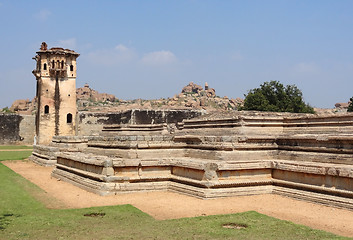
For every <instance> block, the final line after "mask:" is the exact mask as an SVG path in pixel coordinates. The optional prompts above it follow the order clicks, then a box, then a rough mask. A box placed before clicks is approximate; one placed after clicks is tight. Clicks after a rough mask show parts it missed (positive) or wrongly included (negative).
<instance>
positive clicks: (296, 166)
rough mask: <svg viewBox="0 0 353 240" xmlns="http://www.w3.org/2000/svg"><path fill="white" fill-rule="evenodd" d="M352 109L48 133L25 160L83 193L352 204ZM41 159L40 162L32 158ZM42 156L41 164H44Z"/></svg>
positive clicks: (341, 205) (346, 206)
mask: <svg viewBox="0 0 353 240" xmlns="http://www.w3.org/2000/svg"><path fill="white" fill-rule="evenodd" d="M352 124H353V115H350V114H345V115H341V116H330V117H327V118H323V117H318V116H308V115H295V116H291V115H283V116H281V115H270V114H269V115H264V114H263V115H246V114H244V115H238V116H233V117H227V118H218V119H217V118H213V119H208V118H204V119H194V120H192V119H191V120H184V121H183V122H181V123H176V124H158V125H153V124H151V125H148V124H144V125H141V126H138V125H120V126H117V125H113V126H105V127H104V128H103V131H102V133H101V135H100V136H75V137H65V136H57V137H54V139H53V142H52V143H51V144H50V146H36V147H35V149H34V153H33V155H32V159H33V161H35V162H37V163H41V164H42V165H51V164H53V163H54V162H55V163H56V165H55V169H54V171H53V173H52V175H53V176H54V177H56V178H58V179H61V180H64V181H68V182H70V183H72V184H74V185H77V186H79V187H81V188H84V189H86V190H88V191H91V192H94V193H97V194H100V195H111V194H116V193H120V192H134V191H159V190H170V191H175V192H179V193H183V194H188V195H191V196H195V197H199V198H217V197H228V196H235V195H252V194H263V193H276V194H280V195H285V196H289V197H293V198H298V199H303V200H307V201H313V202H317V203H322V204H325V205H331V206H336V207H343V208H348V209H353V134H352V131H351V130H353V128H352V126H353V125H352ZM38 159H41V160H38ZM45 162H46V163H45Z"/></svg>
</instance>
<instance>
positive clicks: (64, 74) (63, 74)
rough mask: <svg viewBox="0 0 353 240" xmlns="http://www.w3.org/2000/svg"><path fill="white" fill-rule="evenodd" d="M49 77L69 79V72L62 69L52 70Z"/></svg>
mask: <svg viewBox="0 0 353 240" xmlns="http://www.w3.org/2000/svg"><path fill="white" fill-rule="evenodd" d="M49 75H50V77H59V78H63V77H67V70H66V69H62V68H50V69H49Z"/></svg>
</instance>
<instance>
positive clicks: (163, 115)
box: [78, 109, 202, 136]
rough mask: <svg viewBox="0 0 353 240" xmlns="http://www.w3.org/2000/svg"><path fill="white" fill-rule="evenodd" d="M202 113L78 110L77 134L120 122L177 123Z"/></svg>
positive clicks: (92, 133)
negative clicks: (95, 111)
mask: <svg viewBox="0 0 353 240" xmlns="http://www.w3.org/2000/svg"><path fill="white" fill-rule="evenodd" d="M201 114H202V112H201V111H193V110H137V109H133V110H128V111H125V112H119V113H89V112H87V113H86V112H80V113H79V119H78V135H79V136H87V135H99V134H100V133H101V132H102V130H103V127H104V126H107V125H119V124H120V125H121V124H131V125H136V124H161V123H177V122H182V121H183V120H184V119H191V118H194V117H197V116H200V115H201Z"/></svg>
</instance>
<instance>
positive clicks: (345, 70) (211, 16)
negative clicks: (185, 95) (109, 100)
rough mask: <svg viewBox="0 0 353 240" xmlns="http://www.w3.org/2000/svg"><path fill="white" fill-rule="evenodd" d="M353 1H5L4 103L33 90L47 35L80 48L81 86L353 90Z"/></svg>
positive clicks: (141, 92) (322, 99) (341, 93)
mask: <svg viewBox="0 0 353 240" xmlns="http://www.w3.org/2000/svg"><path fill="white" fill-rule="evenodd" d="M352 13H353V1H351V0H347V1H344V0H330V1H327V0H311V1H308V0H303V1H296V0H290V1H286V0H277V1H271V0H259V1H257V0H249V1H245V0H243V1H236V0H234V1H226V0H223V1H221V0H219V1H215V0H213V1H209V0H178V1H177V0H175V1H152V0H151V1H65V0H60V1H14V0H0V29H1V34H0V50H1V55H0V56H1V58H0V107H5V106H9V107H10V106H11V104H12V102H13V101H14V100H16V99H26V98H29V99H32V98H33V97H34V96H35V86H36V82H35V81H36V80H35V78H34V76H33V75H32V73H31V72H32V70H33V69H34V67H35V61H34V60H32V57H33V56H35V52H36V51H37V50H38V49H39V47H40V44H41V42H43V41H45V42H47V44H48V46H49V47H54V46H57V47H64V48H70V49H73V50H75V51H76V52H78V53H80V54H81V56H80V57H79V58H78V77H77V87H81V86H83V85H84V84H85V83H88V84H89V85H90V86H91V87H92V88H94V89H96V90H98V91H99V92H107V93H111V94H115V95H116V96H117V97H118V98H121V99H135V98H144V99H152V98H160V97H172V96H173V95H174V94H177V93H179V92H180V91H181V89H182V87H183V86H185V85H186V84H188V83H189V82H191V81H193V82H195V83H198V84H200V85H204V83H205V82H208V84H209V86H210V87H213V88H215V89H216V94H217V95H219V96H228V97H230V98H236V97H243V96H244V94H246V93H247V91H248V90H250V89H252V88H255V87H258V86H259V85H260V84H261V83H263V82H265V81H270V80H278V81H280V82H282V83H283V84H286V85H287V84H295V85H296V86H298V87H299V88H300V89H301V90H302V91H303V94H304V98H305V101H306V102H308V103H310V104H311V105H312V106H314V107H323V108H331V107H333V106H334V104H335V103H336V102H347V101H348V100H349V98H350V97H352V96H353V31H352V30H353V14H352Z"/></svg>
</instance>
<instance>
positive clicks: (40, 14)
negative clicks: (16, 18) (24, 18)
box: [34, 9, 51, 21]
mask: <svg viewBox="0 0 353 240" xmlns="http://www.w3.org/2000/svg"><path fill="white" fill-rule="evenodd" d="M50 15H51V12H50V11H49V10H47V9H42V10H40V11H39V12H38V13H37V14H35V15H34V16H35V18H37V19H38V20H40V21H46V20H47V19H48V18H49V16H50Z"/></svg>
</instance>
